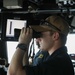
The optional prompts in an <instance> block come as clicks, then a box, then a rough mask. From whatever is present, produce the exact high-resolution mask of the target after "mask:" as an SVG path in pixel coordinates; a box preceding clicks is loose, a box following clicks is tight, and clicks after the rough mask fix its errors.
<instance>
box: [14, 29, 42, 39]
mask: <svg viewBox="0 0 75 75" xmlns="http://www.w3.org/2000/svg"><path fill="white" fill-rule="evenodd" d="M20 32H21V29H14V38H15V39H18V38H19V35H20ZM41 35H42V34H41V32H36V31H34V30H33V34H32V38H40V37H41Z"/></svg>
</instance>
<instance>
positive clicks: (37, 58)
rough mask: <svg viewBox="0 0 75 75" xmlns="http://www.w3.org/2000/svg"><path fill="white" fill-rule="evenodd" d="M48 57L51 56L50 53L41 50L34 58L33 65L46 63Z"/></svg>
mask: <svg viewBox="0 0 75 75" xmlns="http://www.w3.org/2000/svg"><path fill="white" fill-rule="evenodd" d="M48 56H49V53H48V52H47V51H42V50H39V51H38V52H37V54H36V55H35V56H34V58H33V63H32V65H33V66H36V65H38V64H40V63H42V62H44V61H45V60H46V58H47V57H48Z"/></svg>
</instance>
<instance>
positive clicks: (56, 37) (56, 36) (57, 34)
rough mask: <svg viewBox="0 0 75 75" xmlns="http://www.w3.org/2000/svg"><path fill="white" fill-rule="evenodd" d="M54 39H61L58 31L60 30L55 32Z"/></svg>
mask: <svg viewBox="0 0 75 75" xmlns="http://www.w3.org/2000/svg"><path fill="white" fill-rule="evenodd" d="M53 39H54V40H58V39H59V33H58V32H55V33H54V34H53Z"/></svg>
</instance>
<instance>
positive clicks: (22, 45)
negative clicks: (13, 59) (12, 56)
mask: <svg viewBox="0 0 75 75" xmlns="http://www.w3.org/2000/svg"><path fill="white" fill-rule="evenodd" d="M16 48H20V49H22V50H25V51H26V49H27V45H26V44H24V43H20V44H18V45H17V47H16Z"/></svg>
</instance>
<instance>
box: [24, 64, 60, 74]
mask: <svg viewBox="0 0 75 75" xmlns="http://www.w3.org/2000/svg"><path fill="white" fill-rule="evenodd" d="M24 69H25V71H26V75H57V73H58V71H57V69H56V68H55V67H53V66H51V65H50V66H49V65H48V66H47V64H46V65H45V64H44V65H37V66H25V67H24ZM58 75H59V74H58Z"/></svg>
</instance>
